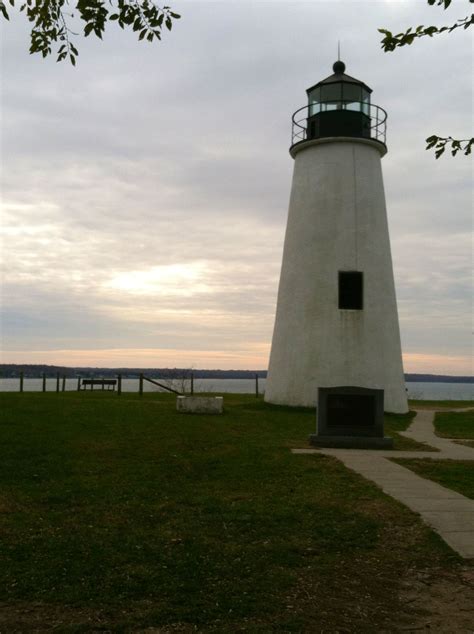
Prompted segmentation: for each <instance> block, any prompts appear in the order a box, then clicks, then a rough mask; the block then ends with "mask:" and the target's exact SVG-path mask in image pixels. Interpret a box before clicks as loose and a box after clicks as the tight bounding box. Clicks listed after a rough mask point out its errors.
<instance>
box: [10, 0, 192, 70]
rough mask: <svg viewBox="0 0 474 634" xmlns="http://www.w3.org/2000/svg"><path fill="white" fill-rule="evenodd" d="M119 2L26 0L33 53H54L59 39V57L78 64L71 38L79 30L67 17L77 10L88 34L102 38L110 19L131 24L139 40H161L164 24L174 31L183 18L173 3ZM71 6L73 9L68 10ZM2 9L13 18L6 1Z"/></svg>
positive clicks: (12, 0)
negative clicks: (76, 29)
mask: <svg viewBox="0 0 474 634" xmlns="http://www.w3.org/2000/svg"><path fill="white" fill-rule="evenodd" d="M9 3H10V5H11V6H12V7H14V6H15V0H9ZM115 4H116V7H114V3H113V1H112V0H109V1H108V2H105V1H104V0H76V1H75V2H70V1H69V0H36V1H33V0H26V2H23V3H22V4H20V5H19V8H20V11H22V12H25V13H26V16H27V18H28V20H29V21H30V22H32V23H33V28H32V30H31V40H30V53H41V55H42V56H43V57H47V56H48V55H51V53H52V45H53V44H56V43H58V45H59V46H58V48H57V50H56V54H57V60H56V61H58V62H61V61H63V60H64V59H66V58H69V61H70V62H71V64H73V66H75V64H76V57H77V56H78V55H79V52H78V50H77V49H76V47H75V46H74V44H73V43H72V42H71V41H70V36H72V35H77V33H73V31H72V30H71V29H70V28H69V26H68V23H67V21H66V17H68V18H71V19H72V18H74V13H73V12H74V10H75V11H77V13H78V14H79V17H80V20H81V22H83V23H84V27H83V29H84V35H85V36H86V37H88V36H89V35H90V34H91V33H94V35H96V37H98V38H99V39H102V35H103V33H104V31H105V28H106V25H107V22H109V21H117V22H118V24H119V26H120V27H121V28H122V29H125V28H127V27H130V28H131V29H132V30H133V31H138V32H139V35H138V39H139V40H143V39H145V38H146V40H147V41H148V42H152V41H153V40H154V39H158V40H161V35H162V30H163V28H164V27H165V28H166V29H168V31H171V29H172V26H173V20H178V19H179V18H180V16H179V14H177V13H174V12H173V11H171V9H170V7H168V6H164V7H159V6H157V5H156V4H155V2H153V1H152V0H129V1H126V0H117V2H116V3H115ZM70 6H71V11H72V12H71V13H66V9H67V8H68V7H70ZM109 7H110V8H109ZM112 11H113V12H112ZM0 13H1V14H2V15H3V17H4V18H5V19H6V20H9V15H8V11H7V7H6V4H5V2H2V1H0Z"/></svg>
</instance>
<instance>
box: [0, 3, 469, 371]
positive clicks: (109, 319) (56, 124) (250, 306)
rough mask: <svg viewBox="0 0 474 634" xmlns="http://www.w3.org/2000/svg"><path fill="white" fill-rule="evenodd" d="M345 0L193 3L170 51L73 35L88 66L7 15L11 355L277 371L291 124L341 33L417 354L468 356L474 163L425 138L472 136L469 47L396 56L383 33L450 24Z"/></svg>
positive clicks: (407, 8)
mask: <svg viewBox="0 0 474 634" xmlns="http://www.w3.org/2000/svg"><path fill="white" fill-rule="evenodd" d="M352 5H354V3H353V2H349V3H348V2H335V3H321V2H316V3H306V2H295V3H287V2H274V3H270V2H260V3H229V2H220V3H217V2H214V3H194V2H183V3H181V4H180V11H181V13H182V14H183V19H182V20H181V21H180V22H179V24H177V25H176V28H175V29H173V32H172V33H171V34H169V35H168V36H167V37H166V38H165V39H164V41H163V42H162V43H160V44H156V45H153V46H149V45H143V44H140V43H137V42H136V41H135V37H134V36H132V35H131V34H127V33H122V32H120V30H119V29H114V28H113V25H111V26H112V28H111V29H109V30H108V31H107V33H106V36H105V39H104V42H99V41H96V40H94V39H93V38H87V39H81V40H80V42H78V44H79V49H80V56H79V59H78V67H77V68H76V69H73V68H72V67H70V66H69V65H67V64H56V63H55V62H54V60H49V59H47V60H42V59H40V58H38V57H36V56H29V55H28V52H27V48H28V45H27V38H28V29H29V26H30V25H28V24H27V23H26V21H25V19H24V17H23V16H19V15H16V14H14V15H12V20H11V24H8V25H6V26H5V28H4V42H3V48H4V55H3V60H2V70H3V75H4V91H3V97H2V124H3V125H2V155H3V159H2V167H3V169H2V175H1V178H2V197H3V200H4V206H3V212H2V226H3V232H4V242H3V244H4V262H5V263H4V274H3V290H2V306H3V311H4V315H5V316H4V317H3V319H2V323H1V326H2V335H3V340H4V347H5V349H6V350H9V351H10V352H9V353H8V354H19V355H23V354H27V353H28V351H29V352H30V353H31V358H33V357H34V358H36V359H39V358H40V357H41V354H43V355H44V359H50V358H51V357H50V352H49V351H51V355H53V356H54V355H55V354H57V353H56V352H55V351H58V350H61V351H62V352H61V359H62V360H63V361H62V362H66V361H65V359H66V358H67V354H69V353H68V351H75V352H74V353H72V352H71V353H70V354H71V356H70V363H71V364H75V363H76V361H75V359H77V358H79V357H78V355H82V356H81V358H82V359H83V360H84V363H87V361H86V359H87V355H90V357H91V358H96V357H94V352H93V351H94V350H95V349H101V348H102V349H103V353H101V355H102V356H101V357H100V358H101V359H102V360H103V363H104V364H111V365H112V364H114V363H115V361H114V359H116V358H117V357H116V356H114V354H115V353H114V354H113V353H112V352H107V350H108V351H112V350H119V349H120V350H125V351H126V350H139V351H141V352H140V353H138V352H137V353H136V354H141V355H144V357H143V358H145V357H146V354H147V353H146V352H145V351H146V350H148V349H150V350H156V349H167V348H170V349H173V350H174V351H181V352H180V354H182V355H186V353H187V352H188V351H191V352H192V351H193V350H198V351H199V352H201V351H205V350H207V351H208V354H211V352H212V355H211V356H210V357H209V359H212V363H214V362H217V359H218V357H216V354H217V352H218V351H223V353H225V355H227V356H225V357H221V358H220V362H221V364H222V367H230V366H229V365H228V364H231V362H232V358H233V357H232V355H236V356H235V358H238V359H239V363H240V362H241V363H242V365H241V366H239V367H245V365H246V364H245V358H247V359H248V363H247V365H248V366H252V365H253V366H254V367H255V365H254V362H256V360H257V359H259V360H260V361H259V367H265V366H266V363H267V361H266V357H265V355H266V354H267V351H268V349H269V342H270V339H271V334H272V326H273V317H274V311H275V302H276V292H277V285H278V276H279V269H280V263H281V253H282V245H283V237H284V230H285V222H286V213H287V205H288V198H289V190H290V184H291V171H292V160H291V158H290V157H289V155H288V146H289V142H290V139H289V134H290V117H291V114H292V112H293V111H295V110H296V109H297V108H299V107H300V106H301V105H303V104H304V102H305V99H306V97H305V88H306V87H307V86H309V85H311V84H313V83H314V82H315V81H317V80H318V79H321V78H323V77H324V76H326V75H328V74H330V72H331V65H332V62H333V61H334V58H335V52H336V42H337V40H338V39H340V40H341V42H342V57H343V58H344V59H345V61H346V63H347V67H348V72H349V74H351V75H354V76H356V77H360V78H362V79H364V80H365V81H367V83H368V84H369V85H370V86H372V87H373V89H374V93H373V99H374V103H377V104H380V105H381V106H382V107H384V108H386V109H387V110H388V113H389V119H388V125H389V127H388V146H389V153H388V155H387V156H386V157H385V158H384V160H383V169H384V176H385V185H386V193H387V206H388V211H389V221H390V229H391V236H392V250H393V256H394V265H395V275H396V281H397V291H398V298H399V310H400V321H401V331H402V339H403V343H404V346H405V349H406V352H407V354H410V355H416V354H421V355H424V358H426V359H429V358H430V359H432V362H433V364H434V365H433V368H432V370H433V371H436V370H437V367H438V366H436V364H437V363H438V361H437V359H440V358H441V357H440V355H444V356H446V355H447V356H451V357H453V358H458V357H459V358H461V357H462V358H467V356H468V345H469V336H470V335H469V333H468V327H467V322H468V317H469V313H470V310H471V308H470V304H469V302H468V299H467V297H468V293H469V289H468V284H469V282H468V272H467V271H468V267H469V265H470V261H471V257H470V238H469V236H470V232H471V218H470V215H471V214H470V211H471V202H470V193H471V175H470V164H469V160H467V159H464V158H462V157H456V159H453V160H450V159H449V158H447V157H446V158H443V159H440V160H439V161H435V160H434V159H433V157H432V155H430V154H429V153H426V152H425V151H424V138H425V137H426V136H428V134H431V133H439V134H443V133H446V134H454V135H457V134H459V135H465V131H466V130H469V129H470V113H471V111H472V89H471V72H470V70H471V68H472V60H471V52H470V36H469V33H459V34H458V33H455V34H453V35H451V36H446V37H444V36H440V37H439V38H433V40H429V39H427V41H426V42H424V41H423V42H417V43H416V44H414V45H413V46H412V47H406V48H405V49H400V50H399V51H397V52H395V53H392V54H384V53H383V52H382V51H381V50H380V44H379V39H380V36H379V33H378V32H377V28H378V27H380V26H387V27H393V28H392V30H393V31H396V30H397V29H398V30H401V29H403V28H404V27H405V26H407V25H410V24H415V23H420V24H421V23H425V22H427V21H428V20H430V21H431V22H433V23H435V22H436V20H440V21H442V20H446V19H448V17H449V15H448V14H445V13H444V12H439V11H438V12H436V10H435V8H431V9H430V8H429V7H426V6H425V5H421V4H419V5H408V4H405V3H392V2H389V3H373V2H370V3H369V2H367V3H366V4H363V3H362V4H361V3H360V2H359V3H357V4H356V7H357V9H358V10H357V11H354V6H352ZM361 7H362V9H367V10H359V9H361ZM451 13H452V12H451ZM435 16H436V17H435ZM7 122H8V125H7ZM440 333H442V336H441V335H440ZM257 348H258V354H257V352H255V351H256V350H257ZM81 349H82V350H83V353H82V352H80V350H81ZM14 351H16V352H14ZM191 352H190V353H189V354H191ZM107 354H109V355H110V357H107ZM119 354H122V353H121V352H117V355H119ZM123 354H124V355H126V354H128V353H126V352H123ZM133 354H135V353H133ZM175 354H178V353H177V352H175ZM245 355H247V357H246V356H245ZM258 355H260V356H258ZM429 355H431V356H429ZM178 356H179V355H178ZM9 358H10V357H9ZM22 358H23V357H22ZM58 358H59V357H58ZM107 358H109V359H110V362H107V361H106V359H107ZM134 358H135V359H136V361H135V362H134V364H135V365H140V363H139V362H138V361H139V359H138V357H134ZM183 358H184V357H183ZM206 358H207V357H206ZM411 358H415V357H413V356H412V357H411ZM190 359H191V357H190ZM200 359H201V361H200V364H201V365H202V367H210V366H209V365H204V364H207V361H206V359H205V358H203V357H200ZM191 360H192V359H191ZM25 361H26V359H25ZM209 363H211V361H209ZM212 363H211V365H212ZM439 363H440V366H439V367H441V365H442V363H441V361H439ZM145 365H146V363H145ZM443 367H444V366H443Z"/></svg>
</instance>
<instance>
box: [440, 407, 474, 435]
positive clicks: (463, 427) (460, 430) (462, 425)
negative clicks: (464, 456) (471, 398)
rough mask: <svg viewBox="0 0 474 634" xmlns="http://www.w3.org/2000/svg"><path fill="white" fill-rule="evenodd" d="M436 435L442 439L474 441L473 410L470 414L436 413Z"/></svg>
mask: <svg viewBox="0 0 474 634" xmlns="http://www.w3.org/2000/svg"><path fill="white" fill-rule="evenodd" d="M434 425H435V429H436V434H437V435H438V436H442V437H443V438H462V439H465V440H467V439H471V440H474V410H473V411H470V412H436V415H435V420H434Z"/></svg>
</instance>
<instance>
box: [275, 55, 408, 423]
mask: <svg viewBox="0 0 474 634" xmlns="http://www.w3.org/2000/svg"><path fill="white" fill-rule="evenodd" d="M333 70H334V74H333V75H331V76H330V77H327V78H326V79H324V80H323V81H320V82H319V83H317V84H316V85H315V86H313V87H311V88H309V89H308V90H307V94H308V105H307V106H304V107H303V108H301V109H300V110H298V111H297V112H296V113H295V114H294V115H293V144H292V146H291V148H290V154H291V156H292V157H293V159H294V173H293V183H292V188H291V196H290V205H289V212H288V224H287V228H286V236H285V246H284V252H283V264H282V269H281V277H280V286H279V292H278V304H277V311H276V319H275V328H274V333H273V341H272V348H271V355H270V363H269V371H268V378H267V383H266V390H265V400H266V401H268V402H270V403H279V404H284V405H295V406H297V405H302V406H314V405H316V401H317V395H318V389H319V388H334V387H337V386H356V387H359V388H369V389H372V390H384V401H385V403H384V408H385V410H386V411H389V412H398V413H404V412H407V411H408V406H407V397H406V391H405V381H404V376H403V365H402V356H401V345H400V332H399V325H398V315H397V303H396V297H395V285H394V279H393V269H392V259H391V254H390V239H389V233H388V224H387V213H386V208H385V195H384V188H383V179H382V168H381V158H382V157H383V156H384V155H385V154H386V152H387V147H386V145H385V126H386V118H387V115H386V112H385V111H384V110H383V109H382V108H380V107H378V106H375V105H373V104H372V103H371V100H370V95H371V92H372V90H371V89H370V88H369V87H368V86H367V85H366V84H364V83H363V82H361V81H359V80H357V79H354V78H353V77H350V76H348V75H346V74H345V65H344V64H343V62H341V61H338V62H336V63H335V64H334V66H333Z"/></svg>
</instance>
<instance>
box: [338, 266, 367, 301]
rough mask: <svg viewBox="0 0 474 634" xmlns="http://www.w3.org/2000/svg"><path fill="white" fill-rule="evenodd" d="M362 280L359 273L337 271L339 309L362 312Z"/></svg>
mask: <svg viewBox="0 0 474 634" xmlns="http://www.w3.org/2000/svg"><path fill="white" fill-rule="evenodd" d="M363 307H364V302H363V279H362V273H360V272H359V271H339V308H342V309H346V310H362V308H363Z"/></svg>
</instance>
